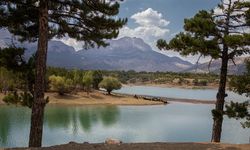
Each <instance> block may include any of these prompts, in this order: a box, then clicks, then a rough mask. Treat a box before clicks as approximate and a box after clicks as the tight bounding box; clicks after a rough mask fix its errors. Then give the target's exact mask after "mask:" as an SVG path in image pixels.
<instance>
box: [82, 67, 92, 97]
mask: <svg viewBox="0 0 250 150" xmlns="http://www.w3.org/2000/svg"><path fill="white" fill-rule="evenodd" d="M93 81H94V80H93V74H92V72H91V71H88V72H86V74H85V75H84V76H83V79H82V83H83V87H84V88H85V90H86V91H87V92H90V90H91V87H92V84H93Z"/></svg>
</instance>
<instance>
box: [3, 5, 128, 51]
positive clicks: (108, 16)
mask: <svg viewBox="0 0 250 150" xmlns="http://www.w3.org/2000/svg"><path fill="white" fill-rule="evenodd" d="M47 4H48V11H49V12H50V13H49V17H48V22H49V38H50V39H51V38H53V37H55V36H56V37H57V38H61V37H64V36H66V35H67V36H69V37H70V38H74V39H76V40H78V41H84V43H85V45H84V46H86V47H89V46H90V47H93V46H96V45H97V46H106V45H107V43H106V42H105V40H106V39H112V38H115V37H117V36H118V33H119V31H118V29H119V28H121V27H122V26H123V25H124V24H126V22H127V19H114V18H115V17H114V16H116V15H117V14H118V13H119V3H114V2H112V3H111V2H107V1H103V0H96V1H92V0H84V1H76V0H70V1H61V0H48V1H47ZM38 5H39V3H38V1H37V0H33V1H27V0H13V1H9V0H1V1H0V6H1V7H0V28H3V27H7V28H8V30H9V31H10V32H11V33H13V34H14V35H18V36H19V40H21V41H26V40H29V41H36V40H37V38H38V33H39V31H38V30H39V7H38Z"/></svg>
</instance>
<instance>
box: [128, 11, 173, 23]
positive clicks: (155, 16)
mask: <svg viewBox="0 0 250 150" xmlns="http://www.w3.org/2000/svg"><path fill="white" fill-rule="evenodd" d="M131 18H132V19H134V20H135V22H136V23H138V24H139V25H141V26H148V27H150V26H161V27H165V26H167V25H168V24H169V23H170V22H169V21H167V20H165V19H163V18H162V14H161V13H158V12H157V11H155V10H153V9H152V8H148V9H146V10H145V11H142V12H139V13H136V14H134V15H133V16H131Z"/></svg>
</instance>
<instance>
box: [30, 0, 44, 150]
mask: <svg viewBox="0 0 250 150" xmlns="http://www.w3.org/2000/svg"><path fill="white" fill-rule="evenodd" d="M47 48H48V2H47V0H40V3H39V39H38V49H37V56H36V72H35V86H34V90H35V91H34V103H33V106H32V114H31V127H30V139H29V147H41V145H42V133H43V116H44V107H45V104H46V101H45V99H44V90H45V73H46V57H47Z"/></svg>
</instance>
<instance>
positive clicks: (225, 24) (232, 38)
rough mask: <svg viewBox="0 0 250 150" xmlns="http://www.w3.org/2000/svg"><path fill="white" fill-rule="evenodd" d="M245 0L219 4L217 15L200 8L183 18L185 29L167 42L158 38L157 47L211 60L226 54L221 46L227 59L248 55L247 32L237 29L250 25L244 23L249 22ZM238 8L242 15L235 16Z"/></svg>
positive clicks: (248, 41)
mask: <svg viewBox="0 0 250 150" xmlns="http://www.w3.org/2000/svg"><path fill="white" fill-rule="evenodd" d="M229 2H231V0H230V1H229ZM247 3H249V2H237V3H233V2H232V3H231V4H230V8H229V4H228V6H227V7H224V6H223V4H221V5H219V6H220V9H222V11H223V13H222V14H216V13H215V12H214V11H213V10H211V11H205V10H201V11H199V12H198V13H197V14H196V15H195V16H194V17H192V18H189V19H185V20H184V29H185V32H181V33H179V34H177V35H176V36H175V37H174V38H173V39H172V40H170V42H169V43H167V42H166V41H165V40H163V39H160V40H158V42H157V47H158V48H159V49H164V50H174V51H177V52H179V53H180V54H181V55H184V56H187V55H189V54H191V55H196V54H200V55H203V56H211V57H212V58H213V59H218V58H222V55H223V54H225V53H227V51H225V50H226V49H223V47H224V46H225V45H226V46H227V49H229V50H230V51H228V52H230V53H228V56H229V57H228V59H233V58H234V57H237V56H241V55H244V54H249V53H250V49H249V47H247V46H249V45H250V40H249V38H250V33H249V32H244V31H240V29H241V28H244V29H249V27H250V26H249V24H247V23H246V22H247V21H249V20H248V19H249V18H248V17H247V16H248V15H249V5H246V4H247ZM238 9H241V10H242V11H241V15H235V12H237V11H238ZM238 31H239V32H238ZM245 31H246V30H245ZM223 50H224V52H223Z"/></svg>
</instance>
